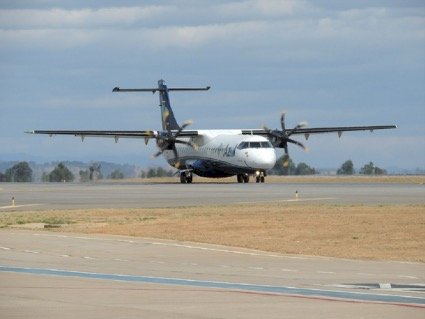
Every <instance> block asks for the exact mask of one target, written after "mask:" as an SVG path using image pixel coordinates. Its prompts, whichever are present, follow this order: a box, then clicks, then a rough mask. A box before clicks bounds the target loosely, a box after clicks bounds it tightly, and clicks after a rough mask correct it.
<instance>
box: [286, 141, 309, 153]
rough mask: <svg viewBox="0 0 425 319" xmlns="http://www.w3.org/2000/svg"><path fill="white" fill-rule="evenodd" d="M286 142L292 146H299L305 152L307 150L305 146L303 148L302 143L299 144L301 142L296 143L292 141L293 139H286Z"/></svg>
mask: <svg viewBox="0 0 425 319" xmlns="http://www.w3.org/2000/svg"><path fill="white" fill-rule="evenodd" d="M287 141H288V142H289V143H292V144H295V145H298V146H299V147H301V148H302V149H303V150H304V151H306V150H307V147H305V146H304V144H303V143H301V142H298V141H296V140H293V139H290V138H288V139H287Z"/></svg>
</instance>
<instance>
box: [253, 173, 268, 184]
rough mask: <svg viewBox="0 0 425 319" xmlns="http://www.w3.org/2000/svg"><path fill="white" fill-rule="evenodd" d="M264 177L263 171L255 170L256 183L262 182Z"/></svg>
mask: <svg viewBox="0 0 425 319" xmlns="http://www.w3.org/2000/svg"><path fill="white" fill-rule="evenodd" d="M265 177H266V173H265V172H257V174H256V175H255V182H256V183H264V181H265Z"/></svg>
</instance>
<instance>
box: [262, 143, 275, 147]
mask: <svg viewBox="0 0 425 319" xmlns="http://www.w3.org/2000/svg"><path fill="white" fill-rule="evenodd" d="M261 147H262V148H272V147H273V146H272V144H271V143H270V142H261Z"/></svg>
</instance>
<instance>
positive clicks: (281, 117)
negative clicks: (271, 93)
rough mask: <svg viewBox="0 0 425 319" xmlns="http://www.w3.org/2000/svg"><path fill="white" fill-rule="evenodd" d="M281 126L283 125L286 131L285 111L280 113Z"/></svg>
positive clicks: (283, 129)
mask: <svg viewBox="0 0 425 319" xmlns="http://www.w3.org/2000/svg"><path fill="white" fill-rule="evenodd" d="M280 126H281V127H282V131H283V132H285V131H286V128H285V112H282V114H281V115H280Z"/></svg>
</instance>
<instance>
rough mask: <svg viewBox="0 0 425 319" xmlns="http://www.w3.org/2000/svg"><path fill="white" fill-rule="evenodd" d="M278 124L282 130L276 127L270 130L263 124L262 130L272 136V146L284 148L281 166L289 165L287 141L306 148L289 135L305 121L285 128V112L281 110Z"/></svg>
mask: <svg viewBox="0 0 425 319" xmlns="http://www.w3.org/2000/svg"><path fill="white" fill-rule="evenodd" d="M280 126H281V127H282V130H278V129H275V130H271V129H269V128H268V127H266V126H264V130H265V131H266V132H267V134H268V135H269V136H271V137H272V141H271V142H272V144H273V146H274V147H279V148H283V149H284V150H285V155H284V157H283V166H284V167H288V166H289V153H288V143H291V144H295V145H297V146H299V147H301V148H302V149H303V150H304V151H307V150H308V149H307V147H305V146H304V144H302V143H301V142H298V141H296V140H294V139H292V138H290V136H291V135H292V134H294V133H296V132H297V130H299V129H300V128H303V127H305V126H307V122H300V123H298V124H297V125H296V126H295V127H294V128H293V129H290V130H287V129H286V125H285V113H284V112H283V113H282V114H281V115H280Z"/></svg>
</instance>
